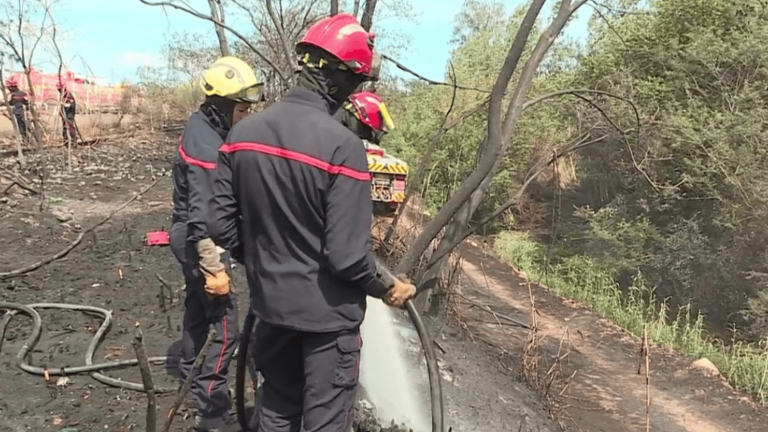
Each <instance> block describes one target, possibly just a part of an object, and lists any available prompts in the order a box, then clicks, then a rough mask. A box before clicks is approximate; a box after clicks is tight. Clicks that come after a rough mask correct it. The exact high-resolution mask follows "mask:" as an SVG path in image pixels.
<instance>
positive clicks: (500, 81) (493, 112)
mask: <svg viewBox="0 0 768 432" xmlns="http://www.w3.org/2000/svg"><path fill="white" fill-rule="evenodd" d="M544 2H545V0H533V2H532V3H531V6H530V7H529V8H528V12H526V14H525V17H524V18H523V21H522V23H521V25H520V28H519V30H518V31H517V35H515V40H514V42H513V43H512V46H511V47H510V49H509V52H508V53H507V57H506V59H505V60H504V65H503V66H502V68H501V71H500V72H499V76H498V77H497V78H496V83H495V84H494V86H493V90H492V91H491V99H490V103H489V107H488V151H487V154H486V155H485V156H484V157H483V158H482V159H481V160H480V163H479V164H478V166H477V168H476V169H475V170H474V171H473V172H472V173H471V174H470V175H469V177H467V179H466V180H464V182H463V184H462V187H461V189H459V191H458V192H456V194H454V195H453V196H452V197H451V198H450V199H449V200H448V202H446V203H445V205H444V206H443V208H442V209H441V210H440V212H439V213H438V214H437V216H435V218H434V219H433V220H432V221H431V222H430V223H429V224H428V225H427V226H426V227H425V228H424V230H423V231H422V232H421V234H420V235H419V236H418V237H417V238H416V240H415V241H414V242H413V244H412V245H411V247H410V249H409V250H408V252H407V253H406V255H405V257H403V259H402V261H401V262H400V264H399V265H398V268H397V270H396V272H395V273H397V274H404V273H408V272H410V271H411V270H413V269H414V268H415V267H416V265H417V263H418V261H419V258H420V257H421V256H422V255H423V254H424V252H426V250H427V248H428V247H429V244H430V243H431V242H432V240H434V238H435V237H436V236H437V235H438V233H439V232H440V231H441V230H442V229H443V227H444V226H445V225H446V224H447V223H448V222H449V221H450V220H451V219H452V218H453V217H454V215H455V214H456V212H458V211H459V209H460V208H461V206H462V205H463V204H464V202H465V201H466V200H468V199H469V198H470V197H471V196H472V193H473V192H474V191H475V190H476V189H477V188H478V187H479V186H480V184H481V183H482V182H483V180H484V179H485V178H486V177H487V176H488V174H489V173H490V172H491V171H492V170H493V166H494V164H495V162H496V159H497V158H498V157H499V156H500V154H501V148H502V137H503V135H502V130H503V129H502V124H501V104H502V102H503V99H504V93H505V92H506V89H507V86H508V85H509V81H510V80H511V79H512V75H513V74H514V72H515V69H516V68H517V64H518V62H519V60H520V57H521V56H522V54H523V51H524V50H525V45H526V43H527V41H528V36H529V35H530V33H531V30H532V29H533V25H534V24H535V22H536V18H537V17H538V15H539V12H540V11H541V8H542V6H543V5H544ZM564 3H569V2H567V0H566V1H564ZM532 78H533V77H532V76H531V77H529V79H528V81H527V82H526V81H524V80H522V79H521V81H520V83H519V84H518V87H517V89H516V92H517V93H521V94H522V97H524V96H525V93H527V90H528V88H529V87H530V85H531V80H532ZM518 99H520V97H517V98H515V99H514V100H513V102H514V101H515V100H518ZM522 102H523V101H520V105H521V106H522ZM417 282H418V281H417Z"/></svg>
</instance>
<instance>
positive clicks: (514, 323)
mask: <svg viewBox="0 0 768 432" xmlns="http://www.w3.org/2000/svg"><path fill="white" fill-rule="evenodd" d="M462 297H463V296H462ZM467 301H469V300H467ZM470 303H471V304H472V306H474V307H476V308H478V309H480V310H482V311H484V312H487V313H489V314H491V315H492V316H493V317H494V318H496V320H497V321H498V318H502V319H504V320H506V321H509V323H510V324H509V325H512V326H516V327H521V328H524V329H527V330H530V329H531V326H529V325H528V324H526V323H524V322H522V321H518V320H516V319H514V318H510V317H508V316H507V315H504V314H501V313H498V312H496V311H494V310H493V309H491V308H489V307H488V306H486V305H481V304H477V303H472V302H471V301H470Z"/></svg>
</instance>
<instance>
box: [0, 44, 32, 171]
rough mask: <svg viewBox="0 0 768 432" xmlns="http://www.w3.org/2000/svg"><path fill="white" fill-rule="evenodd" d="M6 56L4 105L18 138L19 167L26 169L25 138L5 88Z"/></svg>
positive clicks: (0, 80) (0, 63) (0, 81)
mask: <svg viewBox="0 0 768 432" xmlns="http://www.w3.org/2000/svg"><path fill="white" fill-rule="evenodd" d="M4 58H5V55H2V56H0V91H2V92H3V104H4V105H5V109H6V112H7V113H6V115H7V116H8V119H9V120H10V121H11V125H12V126H13V133H14V135H15V136H16V158H17V159H18V161H19V166H20V167H22V168H24V167H25V166H26V161H25V159H24V150H23V147H24V138H25V137H23V136H22V135H21V131H20V130H19V124H18V123H17V122H16V116H15V115H14V114H13V107H12V106H11V104H10V101H9V100H8V92H7V91H6V88H5V77H4V76H3V75H4V74H3V70H4V67H5V60H4Z"/></svg>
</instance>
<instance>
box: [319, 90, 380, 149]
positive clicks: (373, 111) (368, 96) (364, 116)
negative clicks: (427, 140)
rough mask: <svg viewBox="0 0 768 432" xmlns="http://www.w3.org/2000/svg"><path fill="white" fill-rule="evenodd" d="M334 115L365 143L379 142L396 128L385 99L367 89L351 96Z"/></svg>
mask: <svg viewBox="0 0 768 432" xmlns="http://www.w3.org/2000/svg"><path fill="white" fill-rule="evenodd" d="M334 117H335V118H336V120H338V121H340V122H341V124H343V125H344V126H346V127H347V129H349V130H351V131H352V132H354V133H355V135H357V136H358V137H359V138H360V139H361V140H363V143H365V142H371V143H373V144H379V143H380V142H381V138H382V137H383V136H384V134H386V133H387V132H389V131H391V130H392V129H393V128H394V124H393V122H392V118H391V117H390V116H389V111H387V106H386V105H385V104H384V101H383V100H381V98H380V97H379V95H377V94H375V93H371V92H367V91H364V92H359V93H355V94H353V95H352V96H350V97H349V100H348V101H347V102H346V103H344V105H343V107H342V109H340V110H339V111H338V112H336V114H335V115H334Z"/></svg>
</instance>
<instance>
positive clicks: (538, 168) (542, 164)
mask: <svg viewBox="0 0 768 432" xmlns="http://www.w3.org/2000/svg"><path fill="white" fill-rule="evenodd" d="M607 137H608V135H602V136H600V137H598V138H595V139H592V140H589V141H587V138H588V136H582V137H580V138H579V139H577V140H576V141H575V142H573V143H572V144H570V145H568V146H566V147H565V148H563V149H562V150H560V151H558V152H556V153H554V154H553V155H552V156H551V157H549V158H548V159H544V160H542V161H539V162H538V163H537V164H536V165H534V168H532V169H531V172H530V173H529V174H528V176H526V179H525V181H524V182H523V185H522V186H520V189H519V190H518V191H517V193H516V194H515V196H513V197H512V198H510V199H509V200H507V201H506V202H504V203H503V204H502V205H501V206H499V208H497V209H496V210H495V211H494V212H493V213H491V214H490V215H488V216H486V217H485V218H483V219H482V220H481V221H480V222H478V223H476V224H474V225H473V226H471V227H470V228H468V229H467V230H466V231H464V232H463V233H462V234H461V235H460V236H459V237H458V239H457V240H455V241H453V242H452V243H451V244H450V245H448V246H446V247H441V248H440V249H441V250H439V251H435V253H434V254H433V255H432V256H431V257H430V259H429V263H428V264H427V266H426V268H427V269H429V268H430V267H432V266H433V265H434V264H436V263H437V262H438V261H439V260H440V259H441V258H443V257H444V256H446V255H448V253H450V251H451V250H453V248H455V247H456V246H458V245H459V244H460V243H461V242H463V241H464V240H466V239H467V237H469V236H470V235H472V234H473V233H475V232H477V231H478V230H479V229H481V228H482V227H484V226H485V225H487V224H488V223H489V222H491V221H492V220H494V219H496V218H497V217H499V216H500V215H501V214H502V213H504V212H505V211H507V209H509V208H510V207H512V206H513V205H515V203H517V202H518V201H519V200H520V198H521V197H522V196H523V194H524V193H525V191H526V190H527V189H528V186H529V185H530V184H531V183H532V182H533V181H534V180H535V179H536V177H538V176H539V174H541V173H542V172H544V170H546V169H547V167H549V166H550V165H552V164H553V163H555V162H556V161H557V160H558V159H560V158H561V157H563V156H565V155H567V154H569V153H573V152H574V151H576V150H579V149H582V148H584V147H588V146H591V145H594V144H597V143H599V142H601V141H603V140H604V139H605V138H607Z"/></svg>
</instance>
